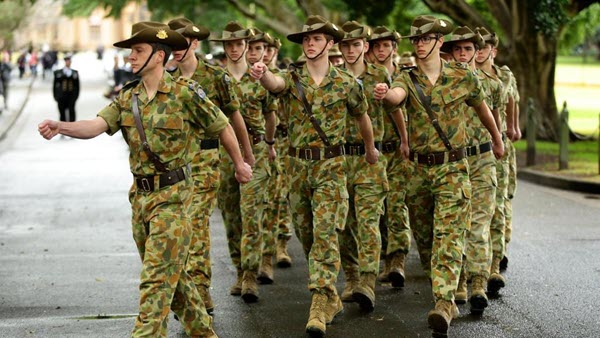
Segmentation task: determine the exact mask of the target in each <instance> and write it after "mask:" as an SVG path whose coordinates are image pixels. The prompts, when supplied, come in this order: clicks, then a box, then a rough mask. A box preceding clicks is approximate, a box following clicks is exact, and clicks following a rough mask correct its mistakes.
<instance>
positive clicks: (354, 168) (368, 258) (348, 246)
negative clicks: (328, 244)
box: [339, 155, 389, 274]
mask: <svg viewBox="0 0 600 338" xmlns="http://www.w3.org/2000/svg"><path fill="white" fill-rule="evenodd" d="M345 158H346V176H347V180H348V182H347V184H348V185H347V186H348V195H349V198H348V201H349V211H348V217H347V218H346V227H345V228H344V230H343V231H342V232H341V233H340V235H339V243H340V257H341V260H342V268H343V269H344V271H359V272H360V273H361V274H365V273H373V274H377V273H379V259H380V255H381V234H380V232H379V219H380V218H381V215H382V214H383V200H384V199H385V196H386V193H387V191H388V190H389V185H388V180H387V175H386V172H385V168H386V165H387V164H386V160H385V158H384V157H383V156H382V157H380V158H379V161H378V162H377V163H375V164H369V163H368V162H367V160H366V159H365V157H364V156H356V155H355V156H351V155H346V156H345ZM349 269H350V270H349Z"/></svg>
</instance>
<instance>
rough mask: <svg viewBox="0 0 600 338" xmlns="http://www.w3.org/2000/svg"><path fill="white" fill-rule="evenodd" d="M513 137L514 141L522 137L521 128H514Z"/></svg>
mask: <svg viewBox="0 0 600 338" xmlns="http://www.w3.org/2000/svg"><path fill="white" fill-rule="evenodd" d="M515 129H516V130H515V139H514V141H518V140H520V139H521V137H523V134H521V128H519V127H517V128H515Z"/></svg>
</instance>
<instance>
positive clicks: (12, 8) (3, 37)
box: [0, 0, 30, 49]
mask: <svg viewBox="0 0 600 338" xmlns="http://www.w3.org/2000/svg"><path fill="white" fill-rule="evenodd" d="M29 8H30V3H29V1H23V0H21V1H15V0H7V1H1V2H0V48H3V49H4V48H9V49H10V48H12V47H13V46H12V36H13V32H14V31H15V30H16V29H17V28H18V27H19V25H21V22H22V21H23V20H24V19H25V18H26V17H27V11H28V10H29Z"/></svg>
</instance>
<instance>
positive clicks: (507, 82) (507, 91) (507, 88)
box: [492, 65, 514, 131]
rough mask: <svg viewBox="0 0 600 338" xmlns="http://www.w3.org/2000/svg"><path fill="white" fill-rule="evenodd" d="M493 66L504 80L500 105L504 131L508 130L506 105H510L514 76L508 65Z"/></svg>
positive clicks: (499, 110)
mask: <svg viewBox="0 0 600 338" xmlns="http://www.w3.org/2000/svg"><path fill="white" fill-rule="evenodd" d="M492 67H494V70H495V71H496V76H497V77H498V80H500V81H501V82H502V97H501V104H500V106H499V107H498V112H499V114H500V116H501V119H504V124H503V126H502V128H503V129H502V131H506V106H507V105H508V98H509V96H513V93H512V85H511V78H514V77H513V75H512V72H511V71H510V69H508V67H506V66H504V67H502V68H500V67H498V66H496V65H493V66H492Z"/></svg>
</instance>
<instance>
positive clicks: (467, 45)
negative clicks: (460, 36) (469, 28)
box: [452, 41, 475, 62]
mask: <svg viewBox="0 0 600 338" xmlns="http://www.w3.org/2000/svg"><path fill="white" fill-rule="evenodd" d="M474 55H475V45H474V44H473V43H472V42H470V41H459V42H455V43H454V44H453V45H452V57H454V60H456V61H458V62H469V61H471V60H472V59H473V56H474Z"/></svg>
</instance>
